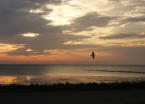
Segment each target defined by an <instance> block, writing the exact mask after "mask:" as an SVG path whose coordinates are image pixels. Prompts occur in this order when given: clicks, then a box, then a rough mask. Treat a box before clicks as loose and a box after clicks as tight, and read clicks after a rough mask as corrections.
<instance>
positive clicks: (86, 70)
mask: <svg viewBox="0 0 145 104" xmlns="http://www.w3.org/2000/svg"><path fill="white" fill-rule="evenodd" d="M140 80H145V66H143V65H140V66H139V65H136V66H135V65H134V66H129V65H128V66H127V65H125V66H123V65H0V84H31V83H37V84H56V83H65V82H69V83H90V82H97V83H100V82H105V83H108V82H120V81H121V82H122V81H140Z"/></svg>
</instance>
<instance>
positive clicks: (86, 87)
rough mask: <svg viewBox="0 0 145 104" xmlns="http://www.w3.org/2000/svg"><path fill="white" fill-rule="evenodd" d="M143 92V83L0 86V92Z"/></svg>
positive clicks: (144, 85)
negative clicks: (139, 90)
mask: <svg viewBox="0 0 145 104" xmlns="http://www.w3.org/2000/svg"><path fill="white" fill-rule="evenodd" d="M138 89H141V90H145V81H140V82H113V83H79V84H72V83H58V84H52V85H47V84H44V85H39V84H30V85H17V84H10V85H0V92H8V93H11V92H61V91H66V92H67V91H104V90H105V91H107V90H108V91H109V90H138Z"/></svg>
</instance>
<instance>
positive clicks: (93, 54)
mask: <svg viewBox="0 0 145 104" xmlns="http://www.w3.org/2000/svg"><path fill="white" fill-rule="evenodd" d="M91 56H92V58H93V60H94V59H95V53H94V52H92V54H91Z"/></svg>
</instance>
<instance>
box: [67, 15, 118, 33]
mask: <svg viewBox="0 0 145 104" xmlns="http://www.w3.org/2000/svg"><path fill="white" fill-rule="evenodd" d="M116 18H117V17H109V16H101V15H99V14H97V13H95V12H93V13H88V14H86V15H85V16H82V17H79V18H77V19H75V20H74V21H73V23H72V25H71V26H70V28H72V29H73V31H84V30H89V29H90V27H92V26H94V27H106V26H108V24H109V23H110V22H111V21H112V20H115V19H116Z"/></svg>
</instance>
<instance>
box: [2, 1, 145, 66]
mask: <svg viewBox="0 0 145 104" xmlns="http://www.w3.org/2000/svg"><path fill="white" fill-rule="evenodd" d="M0 23H1V24H0V28H1V29H0V57H1V59H0V63H12V62H14V60H15V63H17V62H20V63H27V61H24V60H29V62H31V63H67V62H68V63H88V62H89V61H90V58H89V54H90V52H91V51H95V52H96V56H97V59H96V63H102V64H145V54H144V53H145V29H144V28H145V0H91V1H90V0H3V1H2V0H1V1H0ZM11 57H17V59H13V58H11ZM24 57H25V58H24ZM34 57H35V58H36V57H37V60H36V59H35V58H34Z"/></svg>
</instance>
